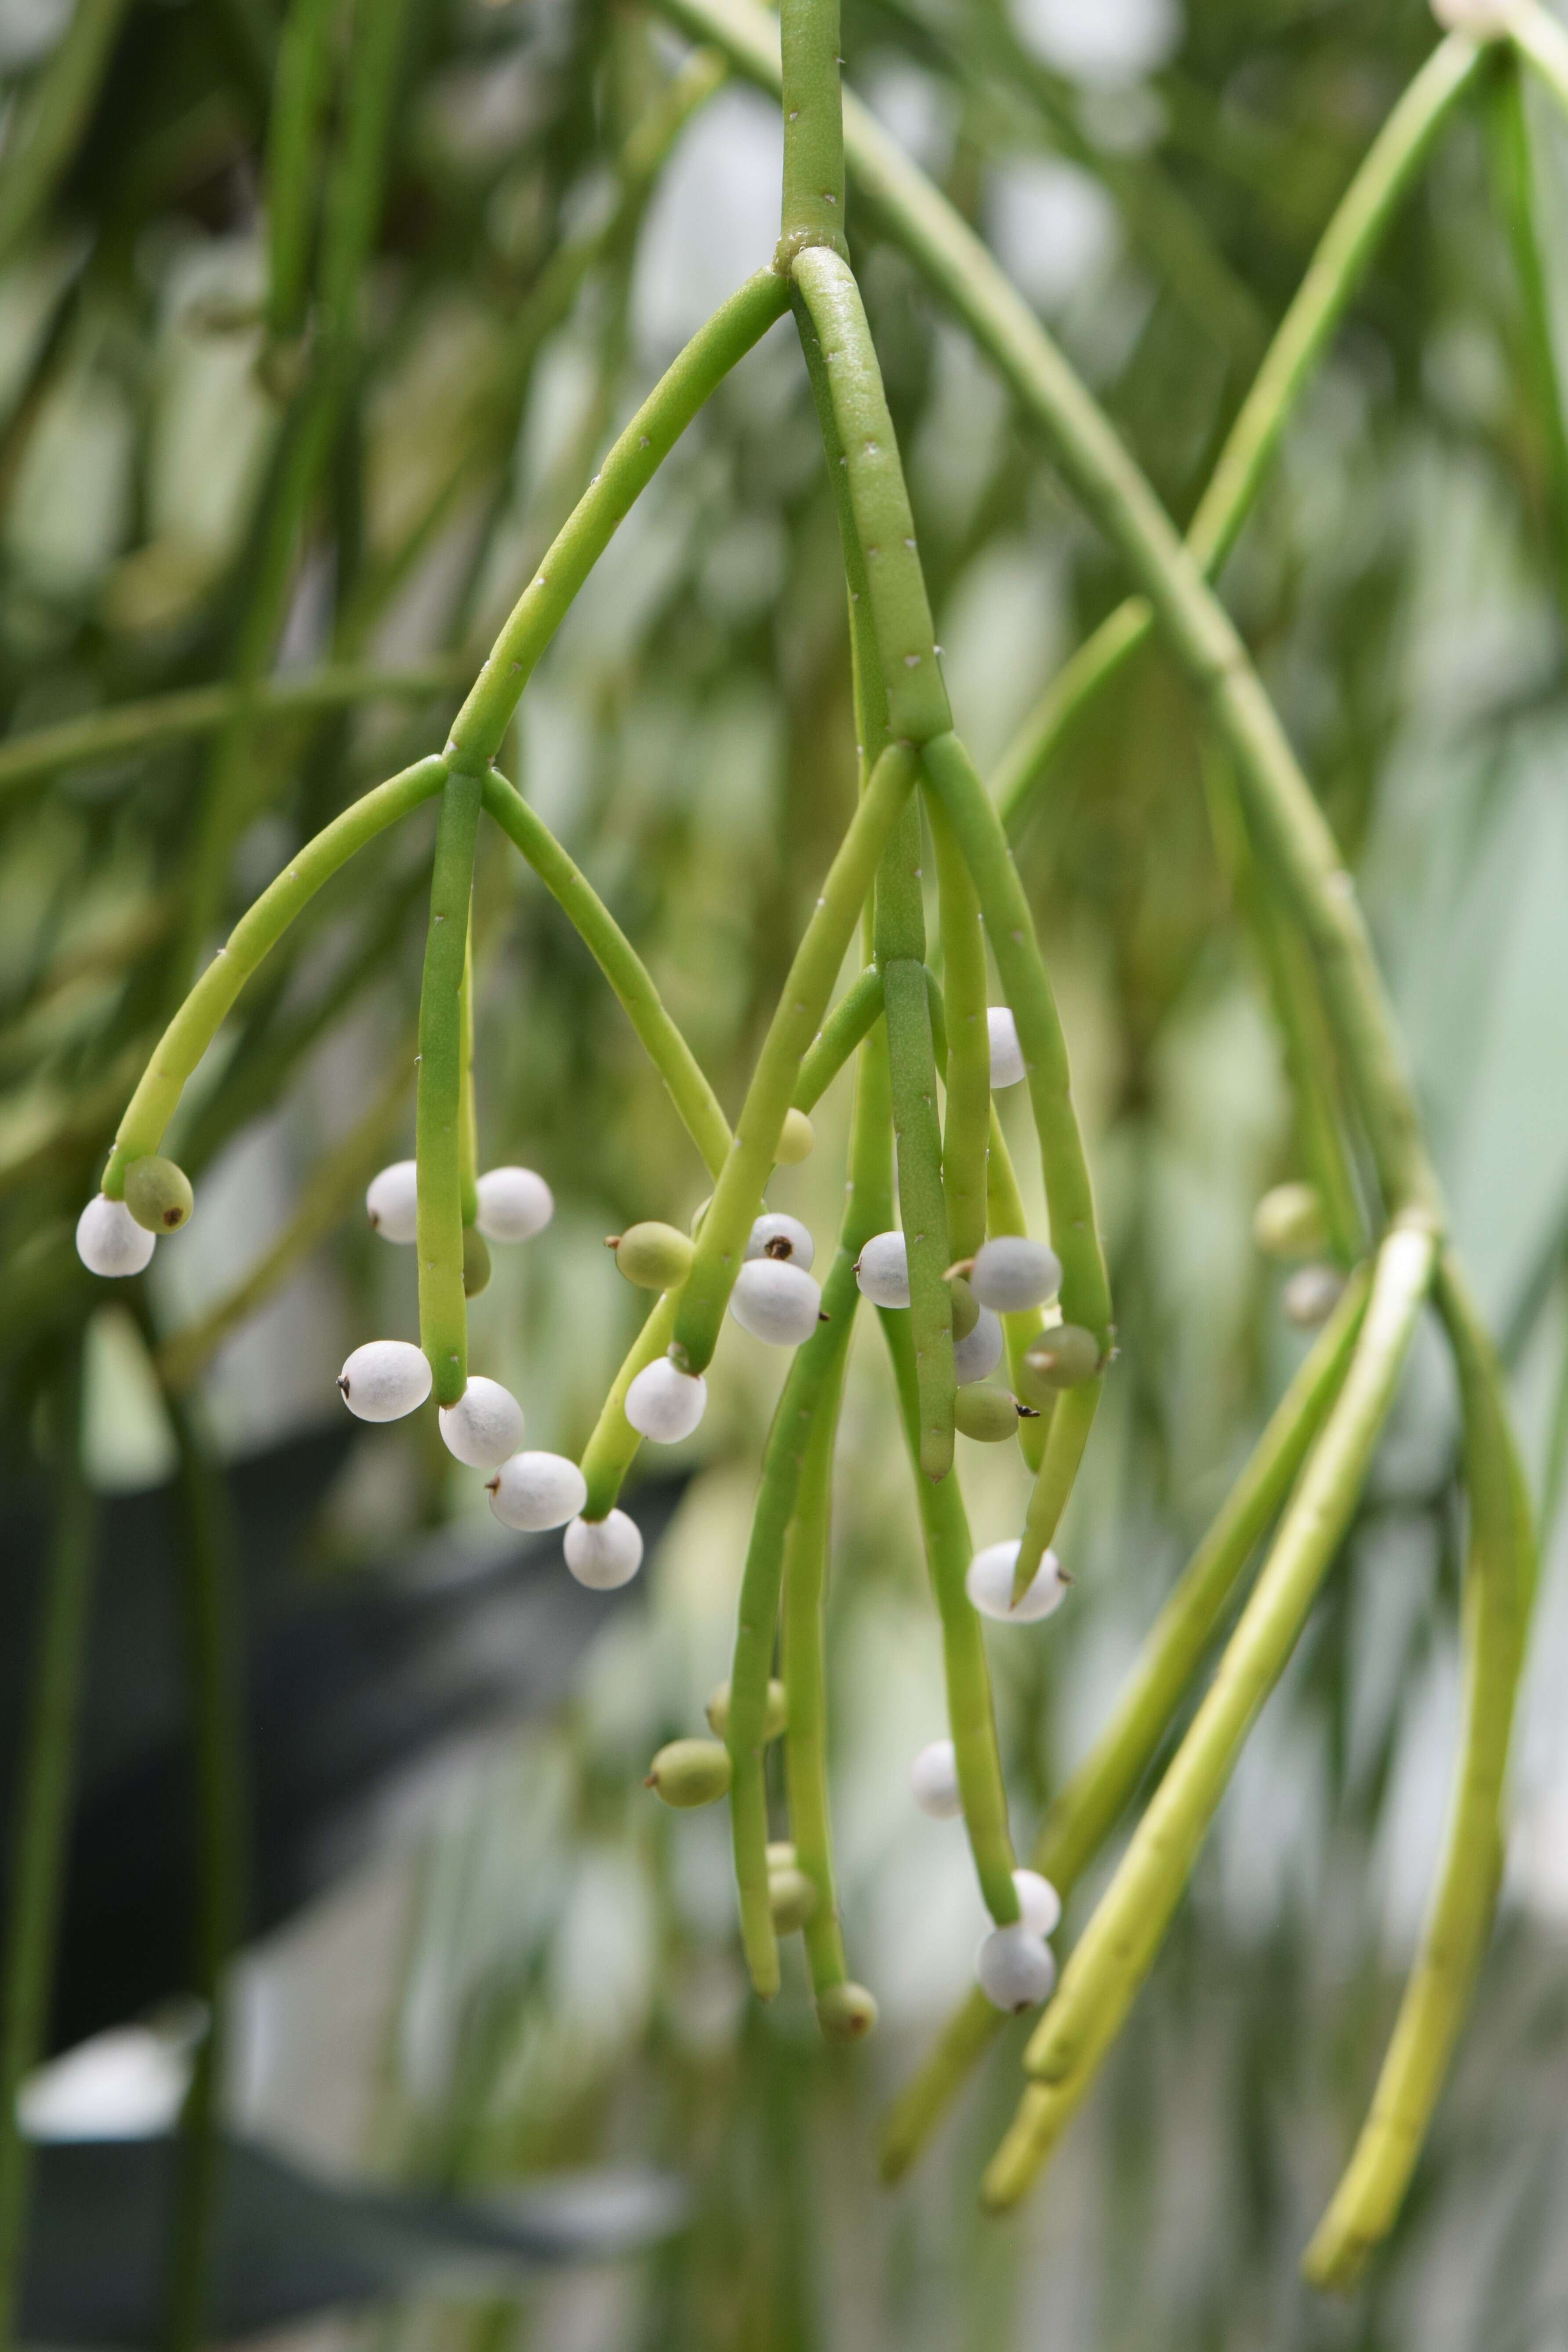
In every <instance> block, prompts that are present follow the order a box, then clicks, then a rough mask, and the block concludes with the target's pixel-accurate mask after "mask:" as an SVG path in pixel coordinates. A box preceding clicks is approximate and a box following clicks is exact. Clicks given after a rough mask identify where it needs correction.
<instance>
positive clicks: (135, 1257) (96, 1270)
mask: <svg viewBox="0 0 1568 2352" xmlns="http://www.w3.org/2000/svg"><path fill="white" fill-rule="evenodd" d="M157 1245H158V1236H157V1234H150V1233H149V1232H148V1231H147V1229H146V1227H145V1226H144V1225H139V1224H138V1223H137V1222H136V1220H135V1218H134V1217H133V1216H132V1215H131V1212H130V1210H129V1209H128V1208H127V1207H126V1205H125V1203H124V1202H123V1201H111V1200H110V1197H109V1195H108V1193H107V1192H99V1193H95V1195H94V1196H93V1198H92V1199H91V1200H90V1201H89V1202H88V1204H87V1206H86V1208H85V1209H84V1210H83V1211H82V1213H81V1214H80V1216H79V1217H78V1219H77V1255H78V1257H79V1258H80V1260H81V1262H82V1264H83V1265H85V1266H86V1268H87V1270H88V1272H89V1274H105V1275H110V1276H120V1275H124V1274H140V1273H141V1270H142V1268H143V1266H146V1265H151V1264H152V1253H153V1251H154V1249H156V1247H157Z"/></svg>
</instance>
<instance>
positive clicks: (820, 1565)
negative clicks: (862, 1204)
mask: <svg viewBox="0 0 1568 2352" xmlns="http://www.w3.org/2000/svg"><path fill="white" fill-rule="evenodd" d="M853 1264H854V1261H853V1259H851V1261H850V1266H851V1276H852V1278H853ZM850 1311H851V1313H853V1311H854V1310H853V1307H851V1310H850ZM843 1367H844V1359H843V1357H842V1356H841V1357H840V1358H839V1360H838V1367H837V1370H836V1373H835V1376H834V1378H833V1379H832V1380H831V1381H830V1382H829V1385H828V1389H827V1391H826V1392H825V1393H824V1395H823V1396H822V1398H821V1402H819V1404H818V1407H817V1415H816V1420H815V1422H814V1423H813V1424H812V1427H811V1432H810V1436H809V1437H808V1439H807V1441H806V1459H805V1462H804V1464H803V1465H802V1467H801V1472H800V1490H799V1493H798V1495H797V1496H796V1502H795V1516H794V1517H793V1518H792V1519H791V1520H790V1522H789V1533H788V1534H787V1535H786V1537H785V1538H784V1622H783V1642H782V1648H783V1672H784V1691H785V1697H786V1702H787V1721H786V1725H785V1730H784V1787H785V1793H786V1796H787V1798H788V1801H789V1835H790V1838H791V1840H792V1841H793V1843H794V1847H795V1860H796V1864H797V1866H798V1867H799V1868H800V1871H801V1872H802V1874H804V1875H805V1876H806V1877H807V1878H809V1879H810V1882H811V1885H813V1886H814V1887H815V1888H816V1890H817V1901H816V1907H815V1909H814V1910H813V1911H812V1913H811V1916H810V1918H809V1919H808V1920H807V1922H806V1928H805V1937H806V1960H807V1965H808V1967H809V1968H810V1972H811V1991H812V1994H813V1996H814V1998H815V1999H816V2000H821V1998H822V1995H823V1994H824V1993H825V1992H829V1991H831V1990H832V1988H833V1986H835V1985H841V1984H843V1983H844V1982H845V1981H846V1979H848V1976H849V1963H848V1961H847V1959H846V1958H845V1954H844V1933H843V1923H842V1922H841V1919H840V1917H839V1904H838V1891H837V1888H836V1886H835V1885H834V1880H833V1836H832V1820H831V1814H830V1811H829V1808H828V1726H827V1705H828V1689H827V1685H828V1676H827V1656H826V1651H825V1646H824V1639H823V1632H824V1629H823V1588H824V1586H825V1584H826V1581H827V1573H828V1544H829V1534H830V1528H831V1517H832V1496H833V1444H834V1441H835V1439H836V1438H837V1435H838V1429H839V1407H840V1403H841V1400H842V1396H843Z"/></svg>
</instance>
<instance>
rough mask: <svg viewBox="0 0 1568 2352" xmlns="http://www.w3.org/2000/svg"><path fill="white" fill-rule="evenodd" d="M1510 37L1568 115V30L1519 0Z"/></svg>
mask: <svg viewBox="0 0 1568 2352" xmlns="http://www.w3.org/2000/svg"><path fill="white" fill-rule="evenodd" d="M1509 37H1510V39H1511V41H1512V42H1513V45H1514V47H1515V48H1517V49H1518V51H1519V53H1520V55H1521V57H1522V58H1524V60H1525V62H1526V63H1527V64H1528V65H1530V66H1531V67H1532V68H1533V69H1534V71H1535V72H1536V73H1537V74H1539V76H1540V77H1541V79H1542V82H1543V84H1544V85H1545V87H1546V89H1549V90H1550V91H1551V93H1552V97H1553V98H1554V99H1555V100H1557V103H1558V105H1559V106H1560V107H1562V108H1563V110H1564V111H1565V112H1568V31H1564V29H1563V26H1562V25H1561V24H1560V23H1559V22H1558V20H1557V18H1556V17H1555V16H1553V15H1552V11H1551V10H1550V9H1549V8H1542V7H1541V6H1539V5H1537V0H1516V5H1514V6H1513V7H1512V8H1511V10H1510V12H1509ZM715 46H716V47H720V48H722V47H724V46H725V44H724V43H723V42H722V41H721V42H717V43H716V45H715ZM742 70H743V71H744V70H745V68H742Z"/></svg>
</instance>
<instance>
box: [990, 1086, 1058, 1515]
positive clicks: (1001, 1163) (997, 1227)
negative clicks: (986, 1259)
mask: <svg viewBox="0 0 1568 2352" xmlns="http://www.w3.org/2000/svg"><path fill="white" fill-rule="evenodd" d="M986 1222H987V1224H988V1227H989V1229H990V1231H991V1232H992V1233H993V1234H1027V1233H1028V1232H1029V1220H1028V1218H1027V1217H1026V1216H1025V1215H1024V1208H1023V1195H1022V1193H1021V1192H1019V1180H1018V1175H1017V1172H1016V1171H1015V1170H1014V1167H1013V1159H1012V1153H1011V1152H1010V1151H1009V1150H1008V1139H1007V1137H1006V1136H1005V1135H1004V1134H1003V1133H1002V1122H1001V1118H1000V1117H999V1116H998V1110H997V1107H996V1104H995V1103H994V1102H993V1103H992V1105H991V1143H990V1153H989V1157H988V1160H987V1161H986ZM1044 1328H1045V1318H1044V1316H1043V1315H1042V1314H1041V1312H1040V1308H1039V1307H1026V1308H1024V1309H1022V1310H1021V1311H1020V1312H1019V1313H1018V1314H1014V1315H1004V1316H1003V1317H1002V1337H1003V1339H1005V1341H1006V1342H1007V1350H1008V1378H1009V1381H1011V1382H1012V1385H1013V1393H1014V1395H1015V1396H1016V1395H1017V1393H1018V1387H1019V1380H1020V1378H1021V1377H1022V1368H1023V1360H1024V1358H1025V1357H1026V1356H1027V1355H1028V1353H1029V1351H1030V1349H1031V1348H1032V1347H1033V1345H1034V1343H1035V1341H1036V1340H1037V1339H1039V1337H1040V1333H1041V1331H1043V1329H1044ZM1054 1417H1055V1415H1054V1409H1053V1408H1052V1409H1051V1410H1047V1411H1045V1412H1036V1414H1035V1415H1034V1418H1033V1419H1032V1420H1024V1421H1020V1422H1019V1450H1020V1451H1021V1453H1022V1454H1023V1458H1024V1460H1025V1461H1026V1462H1027V1463H1028V1465H1029V1466H1030V1469H1031V1470H1033V1471H1036V1472H1038V1471H1039V1469H1040V1465H1041V1463H1042V1462H1043V1461H1044V1460H1045V1448H1046V1444H1047V1441H1048V1440H1049V1438H1050V1436H1051V1422H1052V1420H1053V1419H1054Z"/></svg>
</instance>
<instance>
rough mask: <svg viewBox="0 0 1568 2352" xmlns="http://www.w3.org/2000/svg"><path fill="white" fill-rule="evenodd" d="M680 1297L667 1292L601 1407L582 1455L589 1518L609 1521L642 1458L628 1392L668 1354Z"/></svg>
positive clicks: (650, 1314) (637, 1338)
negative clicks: (630, 1473) (635, 1464)
mask: <svg viewBox="0 0 1568 2352" xmlns="http://www.w3.org/2000/svg"><path fill="white" fill-rule="evenodd" d="M678 1296H679V1294H678V1293H677V1292H675V1291H673V1290H670V1291H666V1292H665V1294H664V1297H662V1298H661V1299H660V1300H659V1302H658V1304H657V1306H655V1307H653V1308H652V1309H651V1310H650V1313H649V1316H648V1319H647V1321H646V1322H645V1323H644V1324H643V1328H642V1329H641V1331H639V1332H638V1334H637V1337H636V1338H635V1339H633V1341H632V1345H631V1348H630V1349H628V1351H627V1355H626V1360H625V1362H624V1363H623V1364H622V1367H621V1370H619V1371H618V1372H617V1373H616V1375H615V1378H614V1380H613V1381H612V1382H611V1384H610V1393H609V1395H608V1396H607V1397H606V1398H605V1400H604V1402H603V1404H602V1405H601V1407H600V1412H599V1419H598V1420H597V1421H596V1422H595V1423H594V1424H593V1434H592V1435H591V1437H590V1439H589V1441H588V1444H587V1445H586V1446H585V1447H584V1448H583V1454H582V1463H581V1469H582V1475H583V1477H584V1478H585V1479H586V1480H587V1482H588V1499H587V1501H586V1502H585V1503H584V1504H583V1507H582V1516H583V1517H584V1518H585V1519H605V1518H608V1517H609V1516H610V1514H611V1512H612V1510H613V1509H614V1508H615V1503H616V1498H617V1496H619V1495H620V1492H621V1489H622V1486H623V1485H624V1484H625V1479H626V1473H627V1472H628V1470H630V1469H631V1467H632V1463H633V1462H634V1461H635V1460H636V1458H637V1449H638V1447H639V1446H640V1445H641V1444H642V1443H643V1441H642V1439H641V1437H640V1436H639V1435H638V1433H637V1432H636V1431H635V1430H634V1429H633V1428H632V1424H631V1423H630V1422H629V1421H628V1420H627V1418H626V1391H627V1390H628V1389H629V1388H630V1387H631V1385H632V1381H634V1380H635V1379H636V1377H637V1375H638V1373H639V1372H640V1371H642V1370H643V1367H644V1366H645V1365H648V1364H651V1363H653V1361H654V1360H655V1358H657V1357H659V1356H662V1355H664V1353H665V1351H666V1350H667V1349H668V1347H669V1344H670V1334H671V1332H672V1331H673V1330H674V1328H675V1301H676V1298H677V1297H678Z"/></svg>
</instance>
